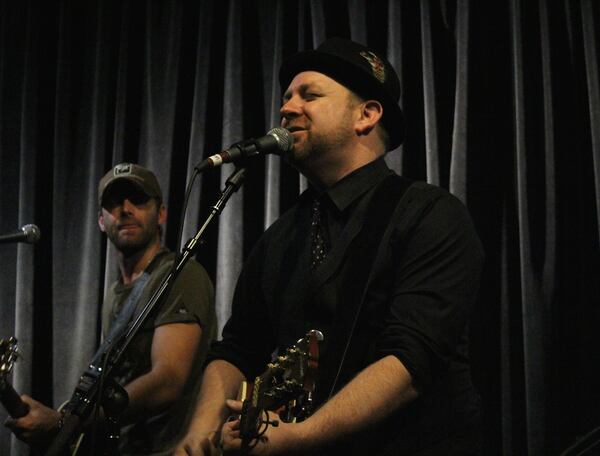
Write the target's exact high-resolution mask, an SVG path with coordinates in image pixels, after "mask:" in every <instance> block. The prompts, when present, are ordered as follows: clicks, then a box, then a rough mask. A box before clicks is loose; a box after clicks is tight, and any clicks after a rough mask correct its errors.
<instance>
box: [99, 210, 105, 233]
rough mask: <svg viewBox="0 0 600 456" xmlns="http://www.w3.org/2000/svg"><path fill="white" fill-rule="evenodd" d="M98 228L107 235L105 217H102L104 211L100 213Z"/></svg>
mask: <svg viewBox="0 0 600 456" xmlns="http://www.w3.org/2000/svg"><path fill="white" fill-rule="evenodd" d="M98 226H99V227H100V231H102V232H103V233H106V228H105V227H104V215H102V209H100V210H99V211H98Z"/></svg>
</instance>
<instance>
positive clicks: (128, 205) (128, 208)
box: [121, 198, 135, 214]
mask: <svg viewBox="0 0 600 456" xmlns="http://www.w3.org/2000/svg"><path fill="white" fill-rule="evenodd" d="M134 207H135V204H133V203H132V202H131V201H129V199H128V198H124V199H123V202H122V203H121V211H122V212H126V213H129V214H131V213H132V212H133V209H134Z"/></svg>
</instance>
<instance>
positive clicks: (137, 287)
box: [92, 271, 150, 366]
mask: <svg viewBox="0 0 600 456" xmlns="http://www.w3.org/2000/svg"><path fill="white" fill-rule="evenodd" d="M148 280H150V274H149V273H148V272H146V271H144V272H143V273H142V275H140V276H139V277H138V278H137V279H136V281H135V284H134V286H133V289H132V290H131V293H130V294H129V296H128V297H127V300H126V301H125V304H123V307H121V311H120V312H119V314H118V315H117V318H116V319H115V321H114V322H113V324H112V325H110V330H109V331H108V335H107V336H106V338H105V339H104V342H102V344H100V348H98V350H97V351H96V354H95V355H94V357H93V358H92V364H93V365H95V366H98V365H99V364H100V363H101V362H102V358H103V356H104V354H105V353H106V351H107V350H108V349H109V347H110V346H111V344H112V343H113V341H115V340H116V339H118V338H119V337H120V336H121V334H123V332H124V331H125V329H126V328H127V325H128V324H129V321H130V320H131V317H133V314H134V312H135V309H136V308H137V305H138V302H139V300H140V297H141V296H142V291H144V288H145V287H146V284H147V283H148Z"/></svg>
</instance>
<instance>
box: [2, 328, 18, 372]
mask: <svg viewBox="0 0 600 456" xmlns="http://www.w3.org/2000/svg"><path fill="white" fill-rule="evenodd" d="M18 358H19V346H18V344H17V339H16V338H14V337H9V338H8V339H0V377H5V376H7V375H8V374H9V373H10V371H11V370H12V368H13V365H14V364H15V361H16V360H17V359H18Z"/></svg>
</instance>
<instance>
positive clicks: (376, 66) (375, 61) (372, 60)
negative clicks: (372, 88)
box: [360, 51, 385, 84]
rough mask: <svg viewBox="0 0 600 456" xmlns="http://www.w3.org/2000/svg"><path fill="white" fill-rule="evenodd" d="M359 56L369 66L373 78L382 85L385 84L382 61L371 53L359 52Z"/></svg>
mask: <svg viewBox="0 0 600 456" xmlns="http://www.w3.org/2000/svg"><path fill="white" fill-rule="evenodd" d="M360 55H361V57H363V58H364V59H365V60H366V61H367V62H369V65H371V70H373V76H375V78H377V80H378V81H379V82H381V83H382V84H383V83H384V82H385V65H384V63H383V61H382V60H381V59H380V58H379V57H378V56H377V55H376V54H374V53H373V52H371V51H361V53H360Z"/></svg>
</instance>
